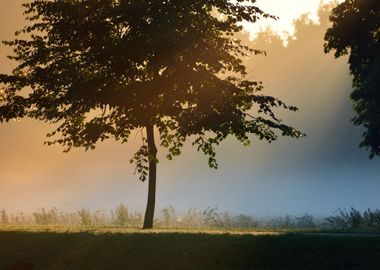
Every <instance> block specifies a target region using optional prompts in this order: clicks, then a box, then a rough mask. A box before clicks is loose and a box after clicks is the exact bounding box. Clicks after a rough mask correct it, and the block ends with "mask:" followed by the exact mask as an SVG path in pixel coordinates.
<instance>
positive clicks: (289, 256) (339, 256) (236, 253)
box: [0, 226, 380, 270]
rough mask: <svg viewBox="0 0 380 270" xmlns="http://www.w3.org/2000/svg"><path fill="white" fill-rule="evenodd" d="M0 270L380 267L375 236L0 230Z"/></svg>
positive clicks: (134, 230)
mask: <svg viewBox="0 0 380 270" xmlns="http://www.w3.org/2000/svg"><path fill="white" fill-rule="evenodd" d="M0 243H1V245H0V269H4V270H30V269H41V270H43V269H49V270H51V269H57V270H58V269H78V270H79V269H93V270H96V269H109V270H111V269H115V270H116V269H118V270H119V269H379V268H380V256H379V255H380V237H378V236H376V235H371V234H362V235H356V234H341V235H328V234H318V233H308V234H302V233H291V232H287V233H284V232H283V233H278V232H277V233H262V234H256V233H255V232H254V231H245V232H237V231H235V230H233V231H228V230H221V231H212V230H211V231H210V230H202V231H199V230H190V229H189V230H184V229H157V230H153V231H142V230H139V229H124V230H123V229H114V230H112V229H110V230H108V229H101V230H96V229H88V230H82V231H81V230H80V229H68V228H66V229H62V227H61V229H59V228H58V227H50V228H46V227H45V228H43V227H36V226H34V227H33V226H30V227H24V228H20V227H19V228H16V227H6V228H3V229H2V230H1V231H0Z"/></svg>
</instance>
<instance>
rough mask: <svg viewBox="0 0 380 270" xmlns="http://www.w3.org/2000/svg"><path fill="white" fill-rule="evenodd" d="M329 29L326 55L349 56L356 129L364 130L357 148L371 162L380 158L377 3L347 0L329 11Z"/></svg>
mask: <svg viewBox="0 0 380 270" xmlns="http://www.w3.org/2000/svg"><path fill="white" fill-rule="evenodd" d="M330 21H331V22H332V26H331V27H330V28H329V29H328V30H327V32H326V36H325V40H326V43H325V52H326V53H327V52H330V51H332V50H334V51H335V57H340V56H343V55H347V54H349V65H350V72H351V74H352V75H353V92H352V93H351V99H352V100H353V103H354V110H355V112H356V116H355V117H354V118H353V122H354V124H355V125H358V126H363V127H364V129H365V131H364V133H363V141H362V142H361V144H360V146H361V147H365V148H366V149H368V150H369V151H370V158H373V157H374V156H376V155H377V156H379V155H380V2H379V1H378V0H346V1H345V2H343V3H341V4H339V5H338V6H337V7H335V8H334V9H333V10H332V13H331V16H330Z"/></svg>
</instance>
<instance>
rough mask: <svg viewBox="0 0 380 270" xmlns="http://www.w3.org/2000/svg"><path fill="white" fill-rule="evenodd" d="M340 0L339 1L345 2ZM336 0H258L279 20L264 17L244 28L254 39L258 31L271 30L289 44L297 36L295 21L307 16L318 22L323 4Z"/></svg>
mask: <svg viewBox="0 0 380 270" xmlns="http://www.w3.org/2000/svg"><path fill="white" fill-rule="evenodd" d="M343 1H344V0H338V1H337V2H343ZM333 2H336V1H334V0H281V1H279V0H258V1H257V5H258V6H259V7H260V8H261V9H262V10H263V11H265V12H267V13H269V14H271V15H274V16H277V17H278V20H273V19H262V20H260V21H258V22H256V23H254V24H252V23H244V24H243V25H244V28H245V29H246V30H247V31H248V32H249V34H250V36H251V38H252V39H254V38H255V37H256V36H257V33H259V32H263V31H268V30H269V31H271V32H274V33H276V34H277V35H279V36H280V37H281V39H282V41H283V43H284V45H287V43H288V39H289V38H295V35H294V34H295V26H294V21H295V20H297V19H298V18H300V17H301V16H306V17H307V18H308V19H309V20H310V21H311V22H313V23H315V24H318V23H319V17H318V10H319V8H320V6H321V5H323V4H328V3H333Z"/></svg>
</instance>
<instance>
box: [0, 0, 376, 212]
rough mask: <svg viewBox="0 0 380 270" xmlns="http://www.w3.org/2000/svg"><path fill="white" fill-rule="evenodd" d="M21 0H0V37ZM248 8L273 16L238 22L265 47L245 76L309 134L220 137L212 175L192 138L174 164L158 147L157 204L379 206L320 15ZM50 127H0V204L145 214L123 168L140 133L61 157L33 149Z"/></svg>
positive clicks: (286, 208) (138, 189)
mask: <svg viewBox="0 0 380 270" xmlns="http://www.w3.org/2000/svg"><path fill="white" fill-rule="evenodd" d="M21 2H22V1H20V0H1V2H0V25H1V27H0V39H1V40H4V39H5V40H7V39H12V36H13V33H14V31H16V30H18V29H19V28H20V27H21V26H22V25H23V17H22V9H21V8H20V3H21ZM325 2H326V1H325ZM258 3H259V5H260V6H261V7H262V8H263V9H264V10H265V11H267V12H269V13H272V14H274V15H277V16H279V17H280V19H279V20H277V21H273V20H272V21H268V20H265V21H263V22H261V23H260V24H258V25H256V26H252V25H245V27H246V30H247V32H246V33H245V35H244V36H243V38H244V39H245V40H246V42H247V43H249V44H250V45H251V46H253V47H255V48H258V49H264V50H266V52H267V56H265V57H264V56H252V57H250V58H247V59H244V61H245V63H246V65H247V70H248V74H249V75H248V76H249V78H250V79H255V80H260V81H263V82H264V86H265V90H264V94H273V95H274V96H277V97H280V98H281V99H283V100H284V101H286V102H287V103H289V104H291V105H295V106H297V107H298V108H299V109H300V111H299V112H296V113H288V112H279V113H280V115H281V117H282V118H283V119H284V122H286V123H289V124H291V125H293V126H295V127H297V128H298V129H300V130H302V131H304V132H305V133H306V134H307V137H306V138H302V139H299V140H296V139H289V138H279V140H278V141H277V142H274V143H272V144H268V143H265V142H260V141H258V140H256V139H253V143H252V145H251V146H249V147H243V146H242V145H240V144H239V143H237V142H236V141H233V140H230V139H228V140H226V141H225V142H224V143H223V144H222V145H221V146H220V147H219V148H218V149H217V159H218V162H219V169H218V170H213V169H209V168H208V165H207V158H206V157H205V156H203V154H201V153H198V152H197V151H196V150H195V149H194V148H192V147H191V143H188V144H186V146H185V148H184V149H183V153H182V155H181V156H180V157H177V158H175V159H174V160H172V161H168V160H166V159H165V158H164V156H165V152H163V151H160V150H162V149H159V151H160V152H159V158H160V163H159V164H158V179H157V185H158V186H157V209H159V208H162V207H165V206H168V205H172V206H174V207H175V208H176V209H177V210H178V211H179V212H180V211H185V210H187V209H189V208H191V207H196V208H206V207H208V206H211V207H214V206H218V208H219V209H220V210H223V211H229V212H232V213H245V214H251V215H257V216H275V215H284V214H293V215H300V214H304V213H310V214H314V215H331V214H332V213H333V211H334V210H336V209H338V208H349V207H351V206H352V207H356V208H358V209H365V208H367V207H370V208H380V196H378V191H379V190H380V177H379V175H380V166H379V161H380V160H379V158H377V159H374V160H369V159H368V153H367V152H366V151H364V150H363V149H359V148H358V144H359V143H360V140H361V132H362V130H361V129H360V128H358V127H354V126H353V125H352V123H351V122H350V119H351V118H352V117H353V115H354V114H353V111H352V104H351V101H350V99H349V93H350V91H351V77H350V75H349V71H348V66H347V63H346V62H347V59H345V58H342V59H334V57H333V55H331V54H330V55H326V54H324V52H323V36H324V32H325V31H326V29H327V27H328V21H327V16H328V10H325V11H324V12H323V11H322V10H320V13H318V10H319V6H320V2H319V1H315V0H281V1H280V0H261V1H258ZM306 13H307V14H308V15H306V16H303V17H301V15H302V14H306ZM299 18H301V19H299ZM297 19H298V20H297ZM294 20H296V21H294ZM268 27H270V29H268ZM260 30H261V32H260ZM9 53H10V52H9V49H8V48H6V47H4V46H0V73H3V72H9V71H10V70H11V68H12V67H14V66H15V63H12V62H10V61H9V60H7V59H6V58H5V55H7V54H9ZM51 130H52V127H50V126H48V125H47V124H44V123H41V122H37V121H36V120H30V119H22V120H21V121H20V122H18V121H12V122H10V123H8V124H1V125H0V149H1V156H0V209H1V208H4V209H6V210H8V211H18V210H20V211H26V212H28V211H33V210H35V209H37V208H40V207H47V208H49V207H59V208H70V209H79V208H89V209H111V208H114V207H115V206H116V205H118V204H119V203H124V204H125V205H127V206H128V207H129V208H131V209H134V210H141V211H142V210H144V209H145V203H146V196H147V194H146V192H147V183H141V182H139V181H138V177H137V176H135V175H133V173H132V172H133V167H132V165H130V164H129V159H130V158H131V156H132V154H133V153H134V151H135V150H136V149H137V144H138V143H139V137H138V136H134V135H132V136H131V140H130V142H129V143H127V144H125V145H121V144H119V143H116V142H112V141H107V142H104V143H101V144H99V145H98V146H97V148H96V149H95V150H94V151H89V152H85V151H84V150H82V149H76V150H73V151H72V152H70V153H68V154H63V153H62V150H63V149H62V148H60V147H59V146H54V147H48V146H45V145H43V142H44V141H45V139H46V137H45V134H46V133H48V132H49V131H51Z"/></svg>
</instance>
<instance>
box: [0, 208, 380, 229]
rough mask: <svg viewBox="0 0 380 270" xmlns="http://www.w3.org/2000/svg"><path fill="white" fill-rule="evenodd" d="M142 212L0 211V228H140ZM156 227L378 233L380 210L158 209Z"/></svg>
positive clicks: (54, 209)
mask: <svg viewBox="0 0 380 270" xmlns="http://www.w3.org/2000/svg"><path fill="white" fill-rule="evenodd" d="M142 222H143V215H142V213H141V212H138V211H135V212H131V211H130V210H129V209H128V207H127V206H125V205H124V204H119V205H118V206H117V207H115V208H114V209H112V210H110V211H106V210H96V211H91V210H89V209H85V208H83V209H79V210H77V211H69V210H61V209H58V208H55V207H54V208H51V209H45V208H40V209H37V210H36V211H33V212H31V213H24V212H17V213H16V214H14V213H12V214H11V213H8V212H7V211H6V210H5V209H2V210H0V225H40V226H45V225H55V226H82V227H123V228H128V227H131V228H132V227H141V226H142ZM155 227H162V228H221V229H254V228H256V229H258V228H260V229H356V228H360V229H376V230H380V210H377V209H376V210H370V209H367V210H365V211H364V212H360V211H358V210H356V209H354V208H351V209H349V210H342V209H338V210H337V211H336V212H335V213H334V215H333V216H330V217H327V218H315V217H313V216H312V215H310V214H304V215H301V216H293V215H285V216H278V217H272V218H258V217H254V216H251V215H245V214H238V215H235V214H232V213H229V212H226V211H219V210H218V208H217V207H208V208H205V209H196V208H191V209H189V210H188V211H186V212H185V213H177V212H176V210H175V209H174V207H172V206H168V207H164V208H162V209H160V210H159V211H158V214H157V218H156V219H155Z"/></svg>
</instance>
